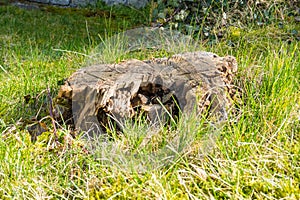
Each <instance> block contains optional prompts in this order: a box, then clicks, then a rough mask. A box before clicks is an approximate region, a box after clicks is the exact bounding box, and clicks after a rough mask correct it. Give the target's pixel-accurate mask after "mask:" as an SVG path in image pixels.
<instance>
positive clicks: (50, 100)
mask: <svg viewBox="0 0 300 200" xmlns="http://www.w3.org/2000/svg"><path fill="white" fill-rule="evenodd" d="M47 94H48V99H49V104H50V106H49V114H50V117H51V122H52V126H53V134H54V137H55V141H56V142H57V141H58V137H57V130H56V125H55V120H54V116H53V101H52V97H51V94H50V89H49V86H47Z"/></svg>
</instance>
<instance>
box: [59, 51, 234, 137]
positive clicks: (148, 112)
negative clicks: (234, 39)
mask: <svg viewBox="0 0 300 200" xmlns="http://www.w3.org/2000/svg"><path fill="white" fill-rule="evenodd" d="M236 71H237V62H236V59H235V58H234V57H232V56H226V57H219V56H217V55H216V54H214V53H209V52H189V53H183V54H176V55H174V56H172V57H169V58H157V59H153V60H146V61H140V60H128V61H124V62H121V63H118V64H100V65H92V66H89V67H86V68H82V69H80V70H78V71H77V72H75V73H74V74H73V75H72V76H71V77H69V78H68V80H67V81H66V82H65V84H64V85H63V86H62V87H61V89H60V91H59V93H58V96H57V97H56V98H55V102H56V106H55V107H56V108H55V109H56V114H57V116H62V118H64V120H65V121H66V120H68V119H69V121H70V122H71V123H73V124H74V126H75V128H76V129H78V130H81V131H85V132H86V133H87V134H89V135H93V134H102V133H105V132H106V127H107V126H109V124H110V123H111V122H113V123H115V125H116V126H117V128H118V129H119V130H122V128H123V123H124V121H125V120H127V119H133V118H137V117H138V116H141V115H142V116H144V117H145V119H146V120H147V121H148V122H149V123H151V124H157V123H161V122H163V123H166V121H167V119H166V118H168V117H169V118H171V119H176V118H177V119H178V118H179V117H180V116H181V113H182V114H183V115H185V114H187V115H189V114H190V113H192V112H197V113H199V114H203V113H209V115H210V116H214V117H215V118H216V119H217V120H219V121H220V120H225V119H227V114H228V110H229V108H230V107H231V106H232V103H233V101H232V98H233V96H234V94H235V89H234V86H233V85H232V84H233V77H234V74H235V73H236Z"/></svg>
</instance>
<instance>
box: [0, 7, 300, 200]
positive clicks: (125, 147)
mask: <svg viewBox="0 0 300 200" xmlns="http://www.w3.org/2000/svg"><path fill="white" fill-rule="evenodd" d="M283 14H284V13H283ZM137 16H139V17H137ZM140 16H142V17H140ZM143 25H146V26H147V25H149V13H148V11H147V9H145V10H142V11H138V10H134V9H130V8H122V9H119V8H107V7H101V9H100V8H98V9H60V8H53V7H44V8H42V9H41V10H25V9H20V8H17V7H13V6H8V5H2V6H1V5H0V80H1V82H0V199H113V198H116V199H127V198H128V199H300V92H299V91H300V84H299V80H300V55H299V37H300V36H299V33H300V25H299V22H297V21H295V20H294V18H293V16H288V15H286V16H285V15H284V18H283V19H282V20H281V21H277V20H274V21H272V22H270V23H268V24H264V25H257V24H247V25H245V26H240V27H236V28H233V27H232V28H229V29H228V31H227V32H226V34H225V35H224V37H223V38H222V39H220V40H219V41H217V42H214V43H211V42H210V41H208V40H201V39H198V40H197V39H195V40H196V42H197V44H198V46H197V50H205V51H211V52H214V53H217V54H218V55H220V56H225V55H233V56H235V57H236V58H237V61H238V64H239V69H238V75H237V78H236V84H237V85H238V86H239V87H240V89H241V91H242V94H243V95H242V98H241V101H242V103H239V104H237V107H238V109H239V111H240V112H239V114H238V116H236V115H232V116H230V118H229V119H228V120H227V121H226V122H224V123H223V124H222V125H218V126H215V125H213V124H212V123H210V122H209V121H208V120H207V119H205V118H203V117H199V116H198V117H195V116H193V115H191V116H190V117H189V118H188V119H182V120H179V122H178V123H177V124H176V125H175V126H174V127H171V128H166V127H162V128H161V132H160V134H158V135H155V136H153V137H152V138H150V142H148V143H146V144H145V143H143V140H144V139H145V138H146V137H147V133H148V132H149V131H150V129H151V127H149V126H148V125H147V124H146V123H142V122H139V121H137V122H136V123H134V124H133V125H132V124H130V125H129V124H128V125H126V128H125V129H124V131H123V134H122V135H116V134H115V132H114V131H113V130H111V132H110V135H111V136H110V137H111V139H110V140H104V141H103V140H101V139H99V140H97V141H95V143H94V144H93V145H92V147H91V144H90V142H87V141H86V140H84V139H80V138H79V137H76V138H74V137H72V134H73V131H72V130H70V128H69V127H68V126H67V125H61V126H59V127H58V130H57V133H56V134H57V135H58V142H54V134H53V132H54V130H53V127H52V125H51V120H49V114H48V109H49V99H48V98H47V95H48V91H47V88H49V89H50V95H51V96H52V97H55V95H56V94H57V91H58V89H59V85H60V84H61V82H62V80H63V79H64V78H67V77H68V76H70V75H71V74H72V73H73V72H75V71H76V70H77V69H79V68H81V67H83V66H86V63H88V61H89V59H90V55H91V53H92V52H94V51H95V48H97V46H98V45H99V44H100V43H101V42H102V41H103V40H105V38H108V37H109V36H111V35H113V34H115V33H118V32H120V31H123V30H127V29H131V28H135V27H139V26H143ZM120 42H122V41H120ZM106 47H109V48H113V47H111V46H109V45H107V46H106ZM183 49H184V51H189V50H194V46H185V47H184V48H183ZM113 50H115V51H104V52H106V55H101V56H102V57H103V58H105V59H108V58H111V57H112V56H110V55H111V54H110V53H111V52H116V49H113ZM173 53H174V52H166V51H164V50H160V51H152V50H146V51H139V52H134V53H123V54H122V52H121V53H120V54H119V55H114V57H113V60H115V62H118V61H120V60H123V59H128V58H138V59H148V58H152V57H158V56H166V55H171V54H173ZM105 59H104V61H107V62H112V60H105ZM102 61H103V60H102ZM35 120H41V122H42V123H45V125H46V126H47V128H48V129H49V130H48V131H46V132H44V133H43V134H42V135H40V136H39V137H38V139H37V141H36V142H32V141H31V137H30V134H29V133H28V131H27V130H26V126H27V125H28V124H30V123H32V122H34V121H35ZM174 141H175V142H174Z"/></svg>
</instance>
